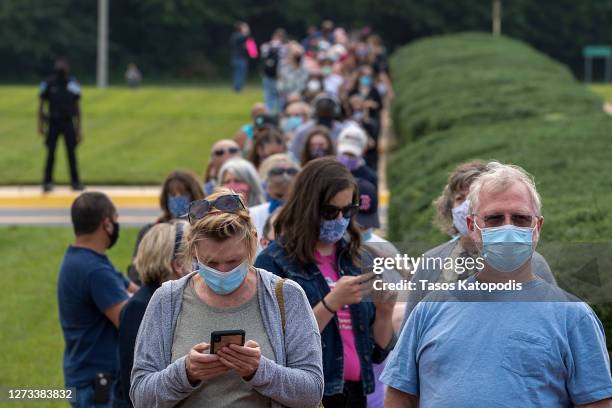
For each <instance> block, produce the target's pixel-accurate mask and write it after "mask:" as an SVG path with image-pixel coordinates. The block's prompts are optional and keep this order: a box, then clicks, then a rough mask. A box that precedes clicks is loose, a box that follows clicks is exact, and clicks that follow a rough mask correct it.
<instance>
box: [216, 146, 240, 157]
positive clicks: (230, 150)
mask: <svg viewBox="0 0 612 408" xmlns="http://www.w3.org/2000/svg"><path fill="white" fill-rule="evenodd" d="M239 151H240V149H239V148H237V147H228V148H227V149H223V148H221V149H215V150H213V152H212V154H213V156H217V157H221V156H223V155H224V154H225V153H229V154H236V153H238V152H239Z"/></svg>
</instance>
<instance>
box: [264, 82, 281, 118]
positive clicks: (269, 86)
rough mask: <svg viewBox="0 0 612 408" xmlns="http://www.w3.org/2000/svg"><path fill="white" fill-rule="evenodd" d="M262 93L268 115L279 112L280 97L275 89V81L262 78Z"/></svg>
mask: <svg viewBox="0 0 612 408" xmlns="http://www.w3.org/2000/svg"><path fill="white" fill-rule="evenodd" d="M263 91H264V101H265V102H266V108H267V109H268V111H269V112H270V113H277V112H280V110H281V106H280V104H281V101H280V95H279V94H278V89H277V88H276V79H274V78H268V77H265V76H264V77H263Z"/></svg>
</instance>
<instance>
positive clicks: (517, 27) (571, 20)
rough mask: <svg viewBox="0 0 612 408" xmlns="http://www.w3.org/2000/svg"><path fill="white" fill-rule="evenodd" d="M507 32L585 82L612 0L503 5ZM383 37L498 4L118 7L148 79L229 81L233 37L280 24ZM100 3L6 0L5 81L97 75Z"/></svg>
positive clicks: (478, 25) (484, 22)
mask: <svg viewBox="0 0 612 408" xmlns="http://www.w3.org/2000/svg"><path fill="white" fill-rule="evenodd" d="M502 3H503V24H502V32H503V34H505V35H508V36H511V37H514V38H518V39H521V40H524V41H526V42H528V43H529V44H531V45H532V46H534V47H535V48H537V49H539V50H540V51H542V52H544V53H546V54H548V55H550V56H551V57H553V58H555V59H557V60H559V61H561V62H563V63H565V64H567V65H569V66H570V67H571V69H572V70H573V71H574V73H575V74H576V75H577V76H581V75H582V47H583V46H584V45H587V44H612V24H610V21H612V0H585V1H575V0H539V1H533V0H503V2H502ZM326 18H329V19H332V20H333V21H334V22H336V24H338V25H341V26H345V27H351V28H359V27H362V26H365V25H368V26H369V27H371V28H372V30H373V31H375V32H376V33H378V34H380V35H381V37H382V38H383V40H384V41H385V43H386V44H387V47H388V50H389V51H392V50H393V49H394V48H396V47H398V46H401V45H403V44H406V43H408V42H410V41H412V40H415V39H418V38H422V37H426V36H431V35H437V34H447V33H454V32H460V31H490V30H491V0H462V1H449V0H385V1H383V2H379V1H378V0H351V1H350V2H340V1H322V0H314V1H304V0H282V1H281V0H223V1H215V0H146V1H141V0H110V11H109V33H110V34H109V42H110V51H109V52H110V56H109V60H110V70H111V75H112V77H114V78H119V77H122V75H123V72H124V71H125V68H126V66H127V64H128V63H129V62H136V64H137V65H138V66H139V67H140V68H141V70H142V71H143V73H144V75H145V77H148V78H159V79H164V78H210V79H215V78H220V77H224V76H227V75H228V74H227V73H228V70H227V69H225V66H226V65H228V62H229V48H228V43H229V36H230V34H231V32H232V30H233V23H234V22H235V21H237V20H244V21H247V22H249V24H250V25H251V28H252V32H253V34H254V37H255V39H256V41H257V42H258V43H259V44H261V43H262V42H263V41H265V40H267V39H268V38H269V37H270V34H271V33H272V31H273V30H274V29H275V28H277V27H284V28H285V29H286V30H287V32H288V33H289V34H290V35H292V36H294V37H296V38H298V39H301V38H302V37H303V36H304V34H305V32H306V29H307V28H308V26H310V25H319V24H320V22H321V21H322V20H323V19H326ZM96 35H97V0H2V2H0V61H2V62H3V63H2V64H0V79H2V80H3V81H5V82H6V81H29V80H32V79H34V78H40V77H41V76H44V75H46V74H47V73H48V72H49V70H50V69H51V64H52V61H53V59H54V58H55V57H56V56H58V55H65V56H67V57H68V58H69V59H70V61H71V63H72V68H73V71H74V72H75V73H76V74H77V75H79V77H80V78H81V79H82V80H85V81H87V80H92V79H93V78H94V76H95V62H96Z"/></svg>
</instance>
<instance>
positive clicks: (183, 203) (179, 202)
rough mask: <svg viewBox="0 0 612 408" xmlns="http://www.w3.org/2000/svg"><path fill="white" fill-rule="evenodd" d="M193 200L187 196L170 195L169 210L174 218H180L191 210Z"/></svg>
mask: <svg viewBox="0 0 612 408" xmlns="http://www.w3.org/2000/svg"><path fill="white" fill-rule="evenodd" d="M190 202H191V200H190V199H189V197H187V196H176V197H168V201H167V205H168V211H170V214H171V215H172V218H179V217H181V216H183V215H185V214H187V211H189V203H190Z"/></svg>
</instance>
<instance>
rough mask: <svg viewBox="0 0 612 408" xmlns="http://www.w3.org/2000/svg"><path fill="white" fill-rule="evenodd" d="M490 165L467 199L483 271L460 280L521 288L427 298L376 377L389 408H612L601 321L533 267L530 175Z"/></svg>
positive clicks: (536, 207)
mask: <svg viewBox="0 0 612 408" xmlns="http://www.w3.org/2000/svg"><path fill="white" fill-rule="evenodd" d="M489 166H490V170H489V171H488V172H486V173H484V174H483V175H481V176H480V177H479V178H478V179H477V180H476V181H474V182H473V183H472V185H471V186H470V193H469V196H468V199H469V200H470V203H471V204H470V207H471V208H470V211H469V214H470V215H468V217H467V223H468V229H469V233H470V236H471V238H472V239H473V240H474V241H475V242H476V243H477V246H478V247H479V250H480V252H481V254H482V256H483V258H484V268H483V269H482V271H481V272H480V273H478V274H477V275H476V276H474V277H471V278H469V279H468V280H467V281H466V282H467V283H468V284H472V287H476V288H478V287H482V286H487V285H489V286H491V285H492V284H508V283H509V282H510V283H512V282H513V283H514V284H515V285H513V286H514V287H519V286H520V287H521V290H514V291H512V290H494V291H492V292H489V291H479V290H473V291H469V290H457V291H449V292H445V293H441V292H438V293H431V294H430V295H428V298H426V300H429V301H425V302H421V303H420V304H419V305H417V307H416V308H415V309H414V311H413V313H412V314H411V315H410V318H409V319H408V321H407V323H406V324H405V326H404V328H403V330H402V333H401V336H400V338H399V341H398V343H397V346H396V348H395V350H394V352H393V354H392V355H391V357H390V361H389V362H388V364H387V366H386V369H385V371H384V372H383V374H382V376H381V381H382V382H383V383H385V384H387V385H388V386H389V388H388V389H387V393H386V396H385V407H400V406H401V407H417V406H418V407H420V408H428V407H436V408H440V407H470V408H472V407H475V408H480V407H483V408H484V407H486V408H490V407H572V406H580V407H591V408H593V407H598V408H599V407H612V399H611V398H612V378H611V377H610V361H609V358H608V353H607V350H606V342H605V335H604V332H603V328H602V325H601V322H600V321H599V319H598V318H597V316H596V315H595V313H593V311H592V310H591V309H590V308H589V307H588V306H587V305H586V304H585V303H583V302H579V301H570V297H569V295H567V294H564V293H563V292H562V291H561V290H560V289H558V288H555V287H554V286H551V285H549V284H548V283H546V282H545V281H543V280H542V279H540V278H537V277H536V275H535V274H534V273H533V270H532V263H531V262H529V261H530V259H531V256H532V254H533V252H534V250H535V246H536V244H537V242H538V239H539V236H540V230H541V228H542V224H543V217H542V215H541V211H540V210H541V208H540V207H541V204H540V197H539V195H538V193H537V191H536V188H535V185H534V183H533V180H532V178H531V177H530V176H529V175H528V174H527V173H526V172H525V171H524V170H523V169H521V168H520V167H517V166H510V165H504V164H500V163H495V162H494V163H489Z"/></svg>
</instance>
